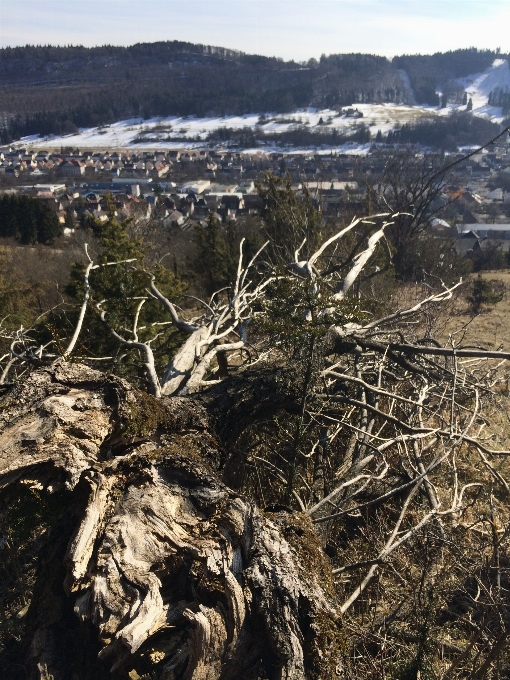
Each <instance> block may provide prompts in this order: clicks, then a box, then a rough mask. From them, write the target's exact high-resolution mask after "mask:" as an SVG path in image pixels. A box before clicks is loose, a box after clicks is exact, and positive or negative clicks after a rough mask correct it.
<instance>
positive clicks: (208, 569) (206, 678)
mask: <svg viewBox="0 0 510 680" xmlns="http://www.w3.org/2000/svg"><path fill="white" fill-rule="evenodd" d="M2 407H3V408H2V415H1V416H0V418H1V420H0V422H1V428H0V442H1V447H2V448H1V454H0V455H1V457H0V482H1V484H2V485H3V488H4V492H6V491H9V493H13V490H14V488H15V486H14V485H16V484H20V483H22V482H23V483H25V484H38V485H39V486H40V487H41V486H42V487H43V488H44V489H45V491H46V492H54V491H55V490H56V489H58V488H62V487H63V486H65V488H66V489H67V490H68V493H67V495H66V498H67V499H68V500H67V502H68V507H67V509H66V510H65V511H64V512H63V513H62V516H61V517H60V519H59V520H58V521H57V523H56V524H55V526H54V527H53V529H52V530H51V531H50V532H49V534H48V537H47V541H46V546H47V547H46V548H45V552H44V556H43V557H42V558H41V560H42V561H41V565H40V568H39V580H38V583H37V585H36V588H35V590H34V597H33V599H32V602H31V604H30V608H29V611H28V614H27V622H26V627H25V637H24V639H23V640H22V641H21V642H20V643H19V647H18V654H19V658H18V661H20V660H21V659H23V661H22V664H21V665H22V666H24V668H25V671H26V673H27V675H26V677H30V678H40V677H46V676H47V677H53V678H54V680H67V678H71V677H79V678H80V680H88V679H89V678H90V679H92V678H94V680H97V678H98V677H102V676H101V675H100V674H101V673H104V674H105V675H104V677H108V676H109V675H108V674H109V672H110V671H111V672H113V677H118V678H128V677H144V676H145V675H146V674H149V675H147V677H151V678H158V679H161V680H172V679H175V680H177V679H178V678H182V679H183V680H184V679H186V680H214V679H219V678H221V679H222V680H228V679H230V680H234V679H235V678H236V679H238V678H246V680H250V679H253V680H257V679H258V678H271V679H272V678H275V679H277V678H278V679H280V678H281V679H282V680H283V679H286V680H301V679H302V678H317V679H318V678H326V677H332V674H333V671H332V669H334V667H335V665H336V663H337V657H338V643H337V639H338V629H337V626H338V624H337V615H336V613H335V609H334V598H333V596H332V585H331V571H330V568H329V564H328V563H327V561H325V560H326V558H324V557H323V554H322V551H321V549H320V547H318V540H317V537H316V535H315V533H314V531H313V528H312V525H311V523H310V520H308V518H306V517H304V516H302V515H299V514H294V513H291V512H289V511H287V510H280V511H276V510H275V511H274V512H266V513H264V512H262V511H261V510H259V509H258V508H257V507H255V506H254V505H253V504H252V503H250V502H249V501H247V500H246V499H244V498H243V497H241V496H239V495H238V494H236V493H235V492H233V491H232V490H230V489H229V488H228V487H227V486H225V484H223V482H222V481H221V470H220V469H218V461H219V460H220V454H219V449H218V443H217V441H216V439H215V438H214V433H212V432H210V431H209V424H208V416H207V413H206V412H205V411H204V408H203V406H200V405H199V404H198V403H196V402H195V401H193V400H192V399H185V398H175V399H168V400H162V401H161V400H160V401H156V400H155V399H152V398H151V397H149V396H147V395H142V394H141V393H138V392H137V391H135V390H134V389H132V388H131V387H130V386H129V385H128V384H127V383H126V382H124V381H122V380H120V379H118V378H112V377H107V376H104V375H103V374H101V373H99V372H97V371H94V370H91V369H89V368H86V367H84V366H81V365H73V364H68V363H65V362H63V361H61V362H57V363H56V364H55V365H53V366H52V367H47V368H44V369H41V370H39V371H37V372H35V373H33V374H32V375H31V376H30V377H29V378H28V379H27V380H26V381H25V383H24V384H23V385H19V386H17V387H15V388H14V389H13V390H12V391H11V392H10V393H9V394H7V395H6V396H5V397H4V398H3V403H2ZM48 573H51V574H52V575H51V578H49V577H48ZM50 594H51V596H50ZM73 611H74V614H73V613H72V612H73ZM66 612H67V613H66ZM64 622H65V623H64ZM80 631H81V632H80ZM70 639H72V640H74V642H73V643H72V644H74V646H75V647H76V648H75V649H72V644H71V643H70ZM87 654H89V655H92V656H93V658H94V659H96V661H94V662H93V663H92V662H90V663H91V665H89V668H88V669H87V668H86V664H84V662H83V661H81V662H80V661H79V660H80V659H83V658H84V656H86V655H87ZM73 655H74V658H75V659H76V662H75V661H70V660H69V659H70V658H73ZM92 656H91V658H92ZM11 658H12V657H11ZM87 663H88V662H87ZM76 664H78V665H79V667H78V666H77V665H76ZM4 665H5V664H4ZM18 665H19V664H18ZM98 669H99V670H98ZM17 672H18V671H17V670H16V664H15V663H13V665H12V669H11V673H12V677H13V678H16V677H17V675H16V673H17ZM73 672H74V676H73ZM98 673H99V675H98ZM45 674H46V676H45ZM129 674H131V675H129ZM19 677H25V676H23V675H20V676H19Z"/></svg>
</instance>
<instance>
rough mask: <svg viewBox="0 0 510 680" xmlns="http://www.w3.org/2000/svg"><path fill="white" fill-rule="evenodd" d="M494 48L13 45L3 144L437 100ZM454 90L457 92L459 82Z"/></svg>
mask: <svg viewBox="0 0 510 680" xmlns="http://www.w3.org/2000/svg"><path fill="white" fill-rule="evenodd" d="M497 56H501V57H505V55H500V54H499V52H497V51H488V50H486V51H480V50H477V49H475V48H472V49H469V50H457V51H455V52H447V53H445V54H435V55H432V56H419V55H416V56H402V57H395V58H394V59H393V61H391V62H390V61H389V60H388V59H386V58H385V57H379V56H374V55H369V54H336V55H330V56H328V57H326V56H323V57H321V59H320V60H315V59H310V60H309V61H308V62H306V63H304V62H303V63H297V62H294V61H287V62H286V61H283V60H281V59H277V58H274V57H273V58H270V57H263V56H257V55H248V54H243V53H241V52H236V51H233V50H227V49H224V48H218V47H211V46H207V45H194V44H191V43H185V42H179V41H171V42H157V43H145V44H138V45H133V46H131V47H112V46H104V47H96V48H85V47H51V46H47V47H43V46H41V47H34V46H27V47H16V48H5V49H1V50H0V87H1V88H2V99H1V103H0V116H1V118H0V130H1V132H0V141H2V142H3V143H6V142H9V141H11V140H13V139H19V138H20V137H23V136H26V135H32V134H41V135H46V134H66V133H72V132H73V131H76V128H77V127H95V126H99V125H104V124H109V123H112V122H115V121H117V120H120V119H123V118H130V117H140V118H144V119H147V118H151V117H153V116H169V115H179V116H188V115H196V116H199V117H203V116H207V115H228V114H244V113H254V112H255V113H262V112H280V113H282V112H287V111H292V110H295V109H298V108H302V107H306V106H317V107H333V108H334V107H341V106H350V105H352V104H356V103H363V102H395V103H402V102H410V101H412V97H413V94H412V93H411V92H410V91H409V90H408V89H407V85H406V79H405V78H402V74H401V70H405V71H406V73H407V74H408V76H409V79H410V82H411V85H412V87H413V90H414V96H415V98H416V100H417V102H418V103H428V104H437V103H438V97H437V94H436V89H437V88H438V87H440V88H441V89H442V91H443V92H446V93H447V96H448V97H450V98H451V99H455V97H458V96H459V93H458V92H457V91H456V86H455V85H454V84H453V83H452V79H454V78H458V77H461V76H465V75H468V74H469V73H474V72H478V71H482V70H484V69H485V68H487V66H489V65H490V64H491V63H492V61H493V60H494V59H495V58H496V57H497ZM457 89H458V88H457Z"/></svg>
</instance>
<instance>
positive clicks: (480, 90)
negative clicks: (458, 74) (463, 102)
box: [458, 59, 510, 123]
mask: <svg viewBox="0 0 510 680" xmlns="http://www.w3.org/2000/svg"><path fill="white" fill-rule="evenodd" d="M458 82H459V83H460V84H461V85H462V86H463V87H464V91H465V92H466V93H467V95H468V97H471V99H472V101H473V113H474V114H476V115H479V116H487V117H489V118H491V119H492V120H494V121H495V122H497V123H500V122H501V121H502V120H503V117H504V116H503V112H502V110H501V108H499V107H497V106H489V103H488V102H489V95H490V93H491V92H494V91H495V90H498V89H499V90H501V91H503V92H508V91H510V66H509V64H508V61H507V60H506V59H496V60H495V61H494V63H493V64H492V66H489V68H488V69H486V70H485V71H484V72H483V73H476V74H474V75H472V76H468V77H467V78H460V79H459V80H458Z"/></svg>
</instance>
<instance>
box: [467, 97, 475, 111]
mask: <svg viewBox="0 0 510 680" xmlns="http://www.w3.org/2000/svg"><path fill="white" fill-rule="evenodd" d="M472 110H473V100H472V99H471V97H470V98H469V101H468V103H467V106H466V111H472Z"/></svg>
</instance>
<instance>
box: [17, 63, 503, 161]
mask: <svg viewBox="0 0 510 680" xmlns="http://www.w3.org/2000/svg"><path fill="white" fill-rule="evenodd" d="M404 75H405V74H404ZM459 82H460V84H461V85H462V86H463V87H464V89H465V91H466V93H467V95H468V97H471V98H472V101H473V113H474V114H475V115H479V116H483V117H487V118H490V119H491V120H493V121H495V122H501V121H502V120H503V114H502V110H501V109H500V108H498V107H494V106H489V105H488V99H489V94H490V92H492V91H494V90H496V89H497V88H500V89H501V90H502V91H509V90H510V68H509V64H508V62H507V61H506V60H503V59H496V60H495V61H494V63H493V65H492V66H491V67H489V68H488V69H487V70H486V71H484V72H483V73H478V74H473V75H472V76H468V77H467V78H463V79H462V80H461V81H459ZM353 108H355V109H357V110H358V111H359V112H360V113H362V114H363V117H362V118H353V117H347V116H344V115H342V114H339V113H338V112H337V111H334V110H330V109H324V110H317V109H306V110H301V111H295V112H293V113H285V114H271V113H268V114H265V115H264V116H260V115H258V114H251V115H245V116H226V117H211V118H195V117H186V118H178V117H175V116H170V117H168V118H153V119H151V120H142V119H140V118H133V119H130V120H123V121H119V122H117V123H114V124H112V125H108V126H104V127H98V128H87V129H81V130H80V131H79V133H77V134H73V135H65V136H62V137H45V138H40V137H36V136H33V137H25V138H24V139H23V140H21V141H20V142H18V143H17V144H18V145H20V146H21V145H23V146H26V145H27V144H28V145H30V146H31V147H33V148H43V147H44V148H60V147H61V146H71V147H77V148H79V149H101V148H103V149H106V148H108V149H114V148H126V147H132V148H139V149H151V148H152V149H153V148H158V149H184V148H186V149H197V148H203V147H205V146H208V145H209V142H207V141H206V140H207V136H208V135H209V134H210V133H211V132H214V131H215V130H218V129H220V128H233V129H242V128H250V129H252V130H258V131H259V132H262V133H263V134H264V133H274V132H280V133H281V132H286V131H288V130H291V129H293V128H296V127H299V126H306V127H307V128H308V129H310V130H314V131H319V130H325V131H326V130H327V131H331V130H333V129H337V130H338V131H339V132H341V133H343V134H347V135H348V134H349V133H350V132H354V130H355V129H356V127H357V126H358V125H359V124H360V123H364V124H365V125H367V126H368V127H369V129H370V132H371V136H372V138H375V136H376V134H377V132H378V131H379V130H381V132H382V133H383V134H385V133H387V132H388V131H389V130H391V129H393V128H394V127H395V126H396V125H403V124H405V123H410V122H413V121H416V120H418V119H420V118H423V117H430V116H447V115H449V114H450V113H451V112H452V111H454V110H460V111H462V110H464V109H465V108H466V107H465V106H453V105H452V106H450V105H449V106H448V107H446V108H443V109H438V108H437V107H432V106H416V105H415V106H411V105H408V106H406V105H396V104H355V105H353ZM321 119H322V121H321ZM214 146H215V147H227V146H228V143H226V142H224V143H221V142H215V143H214ZM369 147H370V145H367V144H364V145H361V144H344V145H342V146H339V147H333V148H331V147H327V148H324V147H320V152H322V153H331V151H337V152H338V151H341V152H342V153H351V154H364V153H366V152H367V150H368V148H369ZM274 149H276V150H278V151H280V152H281V151H282V147H281V146H277V147H276V146H275V147H274ZM271 150H273V147H272V145H270V144H266V145H260V146H257V147H256V148H255V149H246V150H244V153H260V152H261V151H266V152H267V151H271ZM285 151H286V152H287V153H292V152H294V153H298V152H299V151H303V149H297V148H292V149H289V148H287V149H286V150H285Z"/></svg>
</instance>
